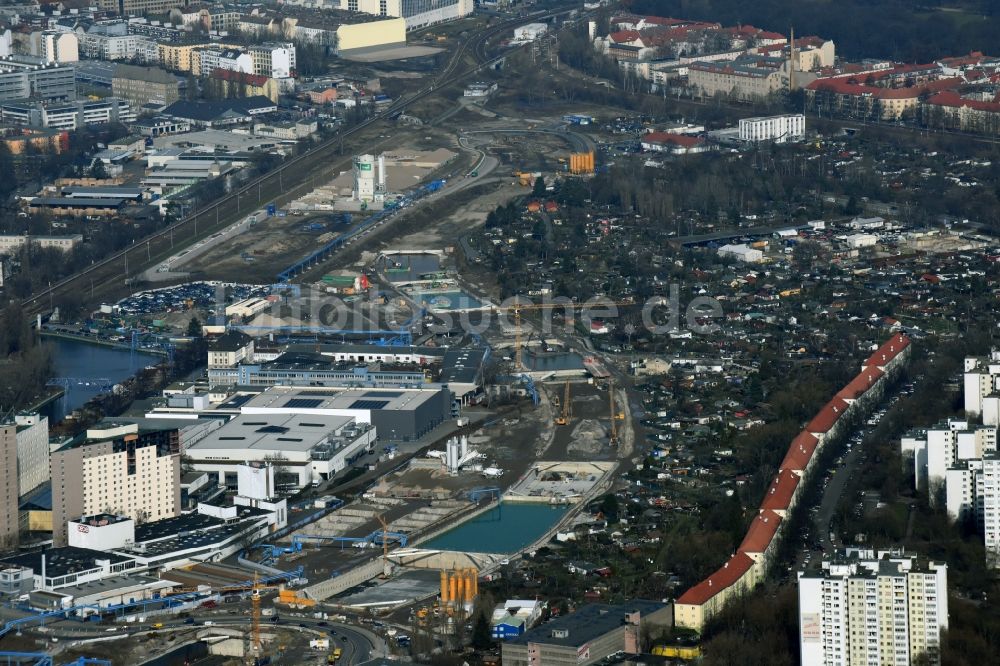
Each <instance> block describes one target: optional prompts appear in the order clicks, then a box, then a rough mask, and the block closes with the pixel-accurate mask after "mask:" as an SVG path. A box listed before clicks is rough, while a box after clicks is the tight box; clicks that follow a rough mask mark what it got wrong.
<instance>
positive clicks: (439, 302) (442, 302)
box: [420, 291, 483, 310]
mask: <svg viewBox="0 0 1000 666" xmlns="http://www.w3.org/2000/svg"><path fill="white" fill-rule="evenodd" d="M420 300H421V301H423V302H424V303H426V304H427V306H428V307H430V308H432V309H434V310H478V309H479V308H481V307H483V302H482V301H480V300H479V299H478V298H476V297H474V296H470V295H469V294H467V293H465V292H464V291H438V292H433V293H426V294H420Z"/></svg>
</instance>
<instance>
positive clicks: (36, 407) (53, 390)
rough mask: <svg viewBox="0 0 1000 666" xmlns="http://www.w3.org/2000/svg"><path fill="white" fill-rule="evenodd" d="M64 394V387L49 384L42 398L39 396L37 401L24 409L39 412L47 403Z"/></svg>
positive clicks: (49, 403)
mask: <svg viewBox="0 0 1000 666" xmlns="http://www.w3.org/2000/svg"><path fill="white" fill-rule="evenodd" d="M64 395H66V389H64V388H62V387H58V386H50V387H49V394H48V395H47V396H45V397H44V398H41V399H40V400H38V401H37V402H34V403H32V404H31V406H29V407H28V408H26V409H25V411H27V412H40V411H41V410H43V409H45V408H46V407H47V406H48V405H51V404H52V403H53V402H55V401H56V400H59V399H60V398H62V397H63V396H64Z"/></svg>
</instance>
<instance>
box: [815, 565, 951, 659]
mask: <svg viewBox="0 0 1000 666" xmlns="http://www.w3.org/2000/svg"><path fill="white" fill-rule="evenodd" d="M946 629H948V566H947V565H946V564H938V563H934V562H927V563H920V562H918V560H917V558H916V557H915V556H914V555H911V554H907V553H904V552H902V551H875V550H867V549H858V548H848V549H846V550H844V551H841V552H838V553H837V554H836V555H835V556H834V558H832V559H824V561H823V563H822V570H821V571H818V572H815V573H814V572H809V573H800V574H799V632H800V641H801V642H800V645H801V651H802V662H801V663H803V664H843V665H844V666H852V665H854V664H899V665H906V664H913V663H916V659H917V658H918V657H920V656H924V657H925V658H926V659H927V662H926V663H929V664H938V663H940V659H941V632H943V631H945V630H946Z"/></svg>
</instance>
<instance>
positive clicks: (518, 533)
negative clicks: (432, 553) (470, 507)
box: [420, 502, 571, 553]
mask: <svg viewBox="0 0 1000 666" xmlns="http://www.w3.org/2000/svg"><path fill="white" fill-rule="evenodd" d="M570 508H571V507H569V506H566V505H559V506H553V505H550V504H532V503H521V502H509V503H501V504H500V505H499V506H497V507H495V508H493V509H490V510H489V511H487V512H485V513H481V514H479V515H478V516H476V517H475V518H473V519H472V520H470V521H468V522H465V523H462V524H461V525H458V526H457V527H454V528H452V529H450V530H448V531H447V532H445V533H444V534H441V535H440V536H437V537H434V538H433V539H431V540H430V541H426V542H424V543H422V544H420V548H428V549H432V550H458V551H464V552H469V553H515V552H517V551H519V550H521V549H522V548H524V547H526V546H528V545H530V544H532V543H534V542H535V541H537V540H538V539H539V538H541V537H542V535H544V534H545V533H546V532H548V531H549V530H550V529H551V528H552V526H553V525H555V524H556V523H558V522H559V521H560V520H562V519H563V516H565V515H566V514H567V513H568V512H569V510H570Z"/></svg>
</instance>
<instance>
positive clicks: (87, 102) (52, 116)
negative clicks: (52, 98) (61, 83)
mask: <svg viewBox="0 0 1000 666" xmlns="http://www.w3.org/2000/svg"><path fill="white" fill-rule="evenodd" d="M73 85H74V86H75V85H76V84H75V82H74V84H73ZM133 120H135V113H134V112H133V111H132V107H130V106H129V104H128V102H127V101H125V100H123V99H118V98H117V97H105V98H104V99H77V100H72V99H71V100H69V101H65V102H50V103H45V102H41V101H34V100H27V101H19V102H5V103H3V104H0V122H4V123H9V124H12V125H26V126H28V127H52V128H54V129H63V130H75V129H80V128H81V127H87V126H89V125H103V124H107V123H123V124H127V123H130V122H132V121H133Z"/></svg>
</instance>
